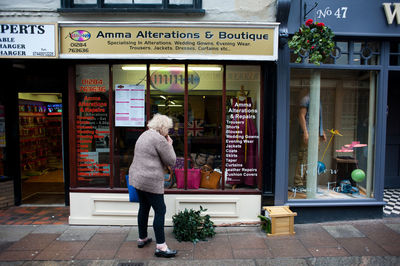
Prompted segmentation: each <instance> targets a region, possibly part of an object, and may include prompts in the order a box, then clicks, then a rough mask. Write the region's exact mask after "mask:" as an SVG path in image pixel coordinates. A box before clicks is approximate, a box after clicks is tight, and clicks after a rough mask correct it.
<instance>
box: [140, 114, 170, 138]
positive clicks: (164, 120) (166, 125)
mask: <svg viewBox="0 0 400 266" xmlns="http://www.w3.org/2000/svg"><path fill="white" fill-rule="evenodd" d="M173 125H174V124H173V122H172V118H170V117H168V116H166V115H162V114H155V115H154V116H153V118H152V119H150V121H149V122H148V123H147V127H148V128H149V129H154V130H156V131H158V132H160V134H161V135H167V134H168V131H169V129H170V128H172V127H173Z"/></svg>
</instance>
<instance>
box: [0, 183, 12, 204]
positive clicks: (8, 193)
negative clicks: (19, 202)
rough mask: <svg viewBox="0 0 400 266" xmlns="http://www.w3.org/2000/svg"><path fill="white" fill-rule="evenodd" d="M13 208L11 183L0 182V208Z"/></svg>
mask: <svg viewBox="0 0 400 266" xmlns="http://www.w3.org/2000/svg"><path fill="white" fill-rule="evenodd" d="M9 206H14V184H13V181H12V180H10V181H4V182H0V208H4V207H9Z"/></svg>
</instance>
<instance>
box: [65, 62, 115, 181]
mask: <svg viewBox="0 0 400 266" xmlns="http://www.w3.org/2000/svg"><path fill="white" fill-rule="evenodd" d="M108 87H109V67H108V65H78V66H77V67H76V91H75V105H76V109H75V110H76V111H75V113H76V117H75V128H76V132H75V133H76V147H75V148H76V150H75V153H76V176H77V178H76V186H78V187H109V186H110V175H111V172H110V170H111V157H110V156H111V153H110V136H111V135H110V132H111V131H110V115H109V88H108ZM71 183H72V184H73V182H71Z"/></svg>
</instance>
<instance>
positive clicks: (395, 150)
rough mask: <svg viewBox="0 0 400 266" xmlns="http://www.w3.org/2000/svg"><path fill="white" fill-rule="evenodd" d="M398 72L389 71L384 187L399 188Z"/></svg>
mask: <svg viewBox="0 0 400 266" xmlns="http://www.w3.org/2000/svg"><path fill="white" fill-rule="evenodd" d="M399 74H400V72H398V71H391V72H389V82H388V101H387V130H386V162H385V188H388V189H389V188H390V189H394V188H400V123H399V118H398V116H399V114H400V105H399V101H400V90H399V89H398V84H399V83H400V75H399Z"/></svg>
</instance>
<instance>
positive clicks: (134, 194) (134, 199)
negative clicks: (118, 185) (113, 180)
mask: <svg viewBox="0 0 400 266" xmlns="http://www.w3.org/2000/svg"><path fill="white" fill-rule="evenodd" d="M125 178H126V185H127V187H128V192H129V201H130V202H139V196H138V193H137V191H136V188H134V187H133V186H132V185H129V175H126V176H125Z"/></svg>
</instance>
